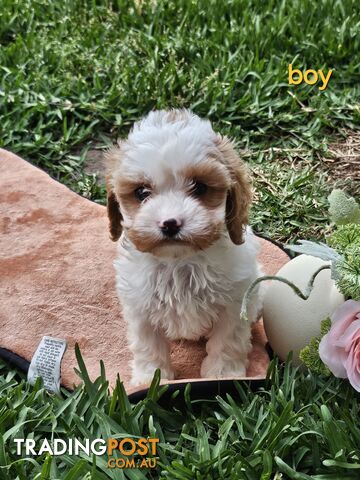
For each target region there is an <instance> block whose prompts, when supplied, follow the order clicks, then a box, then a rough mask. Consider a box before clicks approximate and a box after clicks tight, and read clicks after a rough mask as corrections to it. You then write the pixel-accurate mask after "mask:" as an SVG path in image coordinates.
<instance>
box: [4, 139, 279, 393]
mask: <svg viewBox="0 0 360 480" xmlns="http://www.w3.org/2000/svg"><path fill="white" fill-rule="evenodd" d="M260 242H261V247H262V248H261V253H260V258H259V260H260V262H261V263H262V264H263V269H264V271H265V272H266V273H267V274H274V273H276V272H277V271H278V270H279V268H280V267H281V266H282V265H283V264H284V263H286V262H287V260H288V257H287V255H286V254H285V253H284V252H283V251H282V250H281V249H280V248H278V247H277V246H275V245H274V244H272V243H271V242H268V241H266V240H262V239H260ZM115 256H116V244H115V243H113V242H112V241H111V240H110V239H109V233H108V219H107V215H106V209H105V207H103V206H101V205H97V204H96V203H93V202H91V201H89V200H86V199H85V198H82V197H80V196H79V195H77V194H76V193H74V192H72V191H71V190H69V189H68V188H67V187H66V186H64V185H62V184H60V183H58V182H56V181H55V180H53V179H52V178H50V177H49V176H48V175H47V174H46V173H45V172H43V171H42V170H39V169H38V168H36V167H34V166H33V165H31V164H30V163H28V162H26V161H25V160H23V159H21V158H19V157H18V156H16V155H14V154H12V153H9V152H7V151H5V150H1V149H0V300H1V309H0V346H1V347H5V348H6V349H8V350H11V351H12V352H14V353H16V354H18V355H20V356H22V357H23V358H25V359H27V360H31V357H32V356H33V354H34V352H35V350H36V348H37V346H38V344H39V342H40V340H41V339H42V337H43V336H44V335H49V336H52V337H59V338H63V339H65V340H66V341H67V345H68V347H67V350H66V352H65V355H64V358H63V361H62V383H63V384H64V385H65V386H68V387H71V386H72V385H73V384H74V383H78V382H79V378H78V377H77V375H76V374H75V372H74V367H76V366H77V363H76V359H75V353H74V345H75V343H76V342H77V343H78V344H79V346H80V350H81V353H82V355H83V358H84V361H85V364H86V366H87V368H88V371H89V375H90V377H91V378H96V377H97V376H98V374H99V361H100V359H102V360H103V361H104V363H105V368H106V372H107V376H108V378H109V380H110V383H111V384H113V383H114V381H115V378H116V375H117V373H119V374H120V378H121V380H122V381H123V382H124V385H125V387H126V388H128V389H129V380H130V372H129V359H130V353H129V350H128V347H127V343H126V335H125V332H126V328H125V324H124V320H123V318H122V316H121V308H120V305H119V301H118V299H117V296H116V291H115V282H114V278H115V274H114V268H113V261H114V259H115ZM265 343H266V337H265V334H264V331H263V327H262V323H261V321H260V322H259V323H258V324H257V325H255V326H254V328H253V350H252V352H251V354H250V365H249V368H248V371H247V376H249V377H257V378H262V377H264V376H265V373H266V368H267V365H268V361H269V359H268V355H267V353H266V351H265V348H264V345H265ZM204 355H205V350H204V343H203V342H189V341H179V342H174V343H173V344H172V354H171V356H172V361H173V364H174V366H175V370H176V373H177V378H178V379H183V378H185V379H196V378H198V377H199V370H200V364H201V360H202V358H203V357H204Z"/></svg>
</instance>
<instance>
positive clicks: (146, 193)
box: [134, 187, 151, 202]
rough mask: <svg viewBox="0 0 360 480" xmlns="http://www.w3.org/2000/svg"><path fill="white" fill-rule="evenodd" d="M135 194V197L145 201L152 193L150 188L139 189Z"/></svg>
mask: <svg viewBox="0 0 360 480" xmlns="http://www.w3.org/2000/svg"><path fill="white" fill-rule="evenodd" d="M134 194H135V197H136V198H137V199H138V200H139V201H140V202H142V201H144V200H145V198H147V197H148V196H149V195H151V192H150V190H149V189H148V188H146V187H138V188H137V189H136V190H135V191H134Z"/></svg>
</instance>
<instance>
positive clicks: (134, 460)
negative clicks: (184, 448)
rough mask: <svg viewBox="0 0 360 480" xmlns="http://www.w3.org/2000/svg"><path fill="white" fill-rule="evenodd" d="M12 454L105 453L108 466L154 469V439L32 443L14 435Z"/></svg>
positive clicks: (72, 439)
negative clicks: (13, 450)
mask: <svg viewBox="0 0 360 480" xmlns="http://www.w3.org/2000/svg"><path fill="white" fill-rule="evenodd" d="M14 442H15V443H16V454H17V455H19V456H20V455H22V454H25V455H26V456H30V455H33V456H39V455H43V454H45V453H49V454H50V455H54V456H59V455H64V454H68V455H74V456H79V455H81V454H82V453H83V454H85V455H87V456H89V457H90V456H92V455H97V456H102V455H106V454H107V455H108V461H107V466H108V468H155V467H156V460H157V459H156V453H157V444H158V442H159V439H158V438H145V437H143V438H138V439H136V440H135V439H133V438H130V437H125V438H121V439H117V438H108V439H106V440H104V439H102V438H96V439H94V440H90V439H85V440H84V441H80V440H78V439H77V438H70V439H68V440H62V439H60V438H56V439H54V440H52V441H49V440H48V439H46V438H45V439H44V440H41V441H40V442H36V441H35V440H33V439H30V438H26V439H23V438H15V439H14Z"/></svg>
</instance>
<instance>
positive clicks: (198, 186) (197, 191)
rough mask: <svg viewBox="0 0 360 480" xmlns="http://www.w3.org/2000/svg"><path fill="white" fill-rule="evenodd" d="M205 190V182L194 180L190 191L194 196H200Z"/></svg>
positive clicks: (206, 188)
mask: <svg viewBox="0 0 360 480" xmlns="http://www.w3.org/2000/svg"><path fill="white" fill-rule="evenodd" d="M207 190H208V187H207V185H205V183H202V182H195V183H194V186H193V188H192V191H191V192H192V194H193V195H195V196H196V197H201V196H202V195H205V193H206V192H207Z"/></svg>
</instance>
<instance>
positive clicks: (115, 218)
mask: <svg viewBox="0 0 360 480" xmlns="http://www.w3.org/2000/svg"><path fill="white" fill-rule="evenodd" d="M107 213H108V217H109V230H110V238H111V240H112V241H113V242H116V241H117V240H119V238H120V235H121V232H122V226H121V222H122V219H123V217H122V215H121V212H120V206H119V202H118V201H117V198H116V196H115V193H114V192H113V191H112V190H110V191H109V190H108V194H107Z"/></svg>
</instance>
